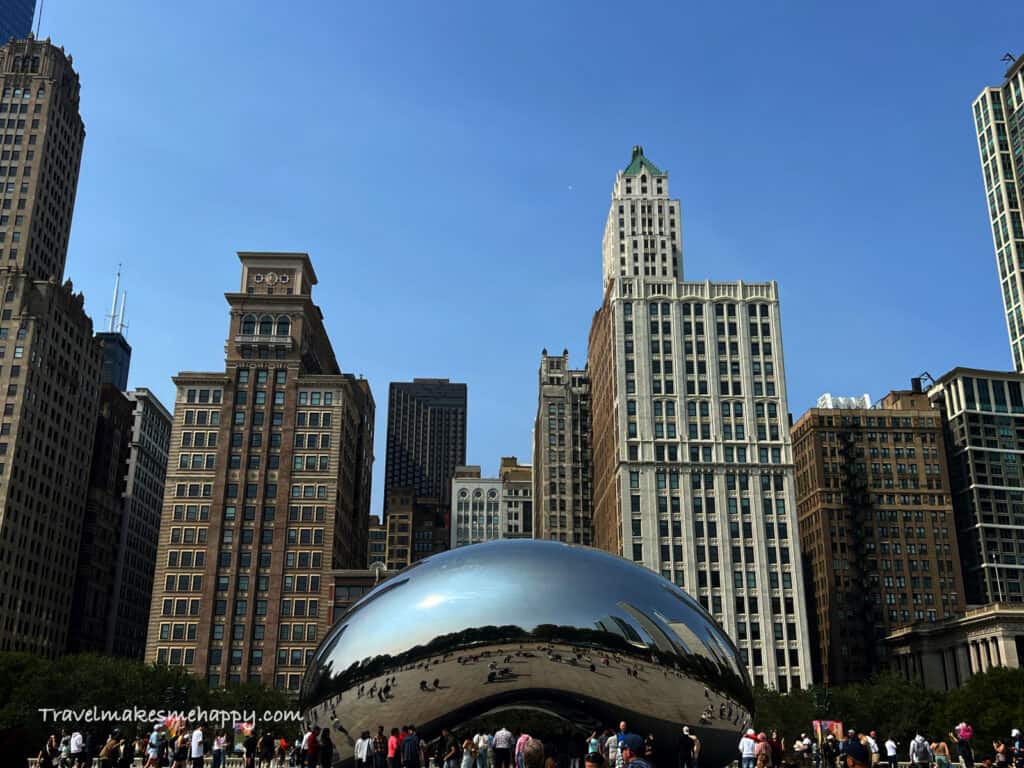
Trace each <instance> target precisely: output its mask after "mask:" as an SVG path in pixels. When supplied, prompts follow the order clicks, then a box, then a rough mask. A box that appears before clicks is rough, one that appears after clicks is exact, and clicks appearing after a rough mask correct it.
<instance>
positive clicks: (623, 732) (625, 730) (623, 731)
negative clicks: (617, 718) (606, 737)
mask: <svg viewBox="0 0 1024 768" xmlns="http://www.w3.org/2000/svg"><path fill="white" fill-rule="evenodd" d="M628 735H629V724H628V723H627V722H626V721H625V720H623V721H622V722H620V723H619V731H618V733H616V734H615V742H616V747H618V758H617V759H616V761H615V768H622V767H623V765H625V759H626V758H625V757H623V755H622V741H623V739H625V738H626V736H628Z"/></svg>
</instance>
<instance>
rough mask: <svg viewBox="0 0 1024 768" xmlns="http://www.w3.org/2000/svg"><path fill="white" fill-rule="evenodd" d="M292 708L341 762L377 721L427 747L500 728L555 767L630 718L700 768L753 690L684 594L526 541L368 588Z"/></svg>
mask: <svg viewBox="0 0 1024 768" xmlns="http://www.w3.org/2000/svg"><path fill="white" fill-rule="evenodd" d="M301 705H302V708H303V712H304V717H305V718H306V721H307V722H308V723H315V724H318V725H320V727H321V728H330V729H331V735H332V737H333V739H334V743H335V748H336V751H337V760H338V761H339V762H338V763H337V764H340V765H342V766H351V765H352V764H353V762H354V760H353V745H354V741H355V739H357V738H359V736H360V735H361V733H362V732H363V731H370V732H371V733H373V734H375V733H376V732H377V726H378V725H383V726H384V728H385V730H386V731H388V732H390V730H391V728H392V727H401V726H404V725H415V726H416V727H417V730H418V732H419V734H420V736H421V737H422V738H424V739H427V740H429V739H433V738H435V737H436V736H438V735H439V734H440V732H441V728H442V727H448V728H450V729H451V730H452V731H453V732H454V733H455V734H456V735H457V736H459V737H464V736H466V735H469V736H472V735H473V734H474V733H476V732H477V731H480V730H483V731H486V732H489V733H493V732H494V731H496V730H498V729H499V728H500V727H502V726H504V727H507V728H509V729H510V730H512V731H514V732H517V731H525V732H527V733H530V734H531V735H533V736H535V737H537V738H542V739H543V740H544V741H545V742H546V743H548V744H550V745H553V746H554V747H555V748H556V749H558V751H559V753H560V754H561V755H562V756H563V757H564V756H567V755H574V756H578V755H579V754H580V752H579V750H582V744H583V738H585V737H586V736H589V735H590V732H591V731H592V730H595V729H599V728H604V727H611V728H617V727H618V723H619V721H620V720H626V721H627V723H628V724H629V729H630V730H631V731H634V732H636V733H640V734H642V735H644V736H653V738H654V744H655V762H656V764H657V765H658V766H659V768H660V766H662V765H666V766H667V765H671V766H672V767H673V768H674V766H675V762H676V761H675V750H676V744H677V740H678V738H679V733H680V731H681V729H682V726H683V725H689V726H690V727H691V730H694V731H696V733H697V734H698V735H699V736H700V738H701V744H702V750H701V759H700V763H701V766H702V768H704V767H705V766H708V767H710V766H720V765H724V764H725V763H727V762H729V761H731V760H733V759H734V758H735V757H736V743H737V740H738V734H739V732H740V730H741V729H743V728H745V727H747V725H748V724H749V723H750V720H751V712H752V695H751V691H750V683H749V679H748V677H747V673H746V670H745V669H744V667H743V665H742V664H741V663H740V661H739V658H738V654H737V652H736V648H735V646H734V645H733V644H732V641H731V640H730V639H729V638H728V636H727V635H726V634H725V632H723V631H722V629H721V628H720V627H719V626H718V625H717V624H716V623H715V622H714V620H713V619H711V618H710V617H709V616H708V615H707V614H706V613H705V612H704V610H703V609H702V608H701V607H700V605H699V604H698V603H697V602H696V601H694V600H693V599H692V598H691V597H690V596H689V595H687V594H686V593H684V592H683V591H682V590H680V589H679V588H678V587H676V586H674V585H673V584H671V583H670V582H668V581H666V580H665V579H663V578H661V577H660V576H658V575H657V574H655V573H653V572H651V571H649V570H647V569H645V568H641V567H640V566H637V565H635V564H633V563H631V562H628V561H626V560H624V559H622V558H619V557H615V556H613V555H609V554H607V553H605V552H601V551H599V550H595V549H589V548H583V547H573V546H570V545H566V544H560V543H557V542H548V541H538V540H528V539H521V540H505V541H497V542H492V543H487V544H476V545H473V546H469V547H463V548H460V549H456V550H452V551H450V552H445V553H443V554H439V555H435V556H434V557H431V558H429V559H427V560H423V561H421V562H419V563H416V564H414V565H412V566H410V567H409V568H407V569H405V570H404V571H401V572H400V573H398V574H396V575H395V576H393V577H392V578H391V579H389V580H388V581H385V582H383V583H382V584H380V585H379V586H378V587H376V588H375V589H374V590H373V591H372V592H370V593H369V594H367V595H366V596H365V597H363V599H362V600H360V601H359V602H358V603H356V604H355V605H354V606H352V608H351V609H350V610H349V611H348V612H347V613H346V614H345V615H344V616H342V617H341V619H340V620H339V621H338V623H337V624H336V625H335V626H334V627H333V628H332V629H331V631H330V632H329V633H328V635H327V637H325V638H324V641H323V643H321V645H320V647H319V649H317V652H316V655H315V657H314V659H313V662H312V663H311V665H310V667H309V669H308V670H307V672H306V676H305V679H304V680H303V685H302V692H301ZM566 764H568V762H567V761H566Z"/></svg>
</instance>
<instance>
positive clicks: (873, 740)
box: [864, 731, 881, 768]
mask: <svg viewBox="0 0 1024 768" xmlns="http://www.w3.org/2000/svg"><path fill="white" fill-rule="evenodd" d="M864 738H865V739H867V742H868V749H869V750H870V751H871V768H874V767H875V766H876V765H878V763H879V762H880V760H881V757H880V756H879V754H878V734H877V733H875V732H874V731H871V732H870V733H869V734H868V735H867V736H865V737H864Z"/></svg>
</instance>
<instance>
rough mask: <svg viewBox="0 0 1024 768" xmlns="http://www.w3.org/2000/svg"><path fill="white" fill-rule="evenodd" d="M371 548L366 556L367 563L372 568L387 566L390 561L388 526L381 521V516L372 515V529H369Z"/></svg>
mask: <svg viewBox="0 0 1024 768" xmlns="http://www.w3.org/2000/svg"><path fill="white" fill-rule="evenodd" d="M367 535H368V540H369V542H370V549H369V552H368V553H367V556H366V562H367V565H368V566H369V567H370V568H371V569H372V568H373V567H374V566H380V567H385V566H386V565H387V562H388V527H387V524H385V523H381V521H380V517H378V516H377V515H370V529H369V531H368V534H367Z"/></svg>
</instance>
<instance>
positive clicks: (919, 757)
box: [912, 741, 932, 763]
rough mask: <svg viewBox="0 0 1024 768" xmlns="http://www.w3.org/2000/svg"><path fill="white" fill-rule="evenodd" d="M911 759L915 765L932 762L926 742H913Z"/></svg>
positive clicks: (930, 751)
mask: <svg viewBox="0 0 1024 768" xmlns="http://www.w3.org/2000/svg"><path fill="white" fill-rule="evenodd" d="M912 757H913V760H914V762H915V763H930V762H932V749H931V747H929V746H928V742H926V741H915V742H914V749H913V755H912Z"/></svg>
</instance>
